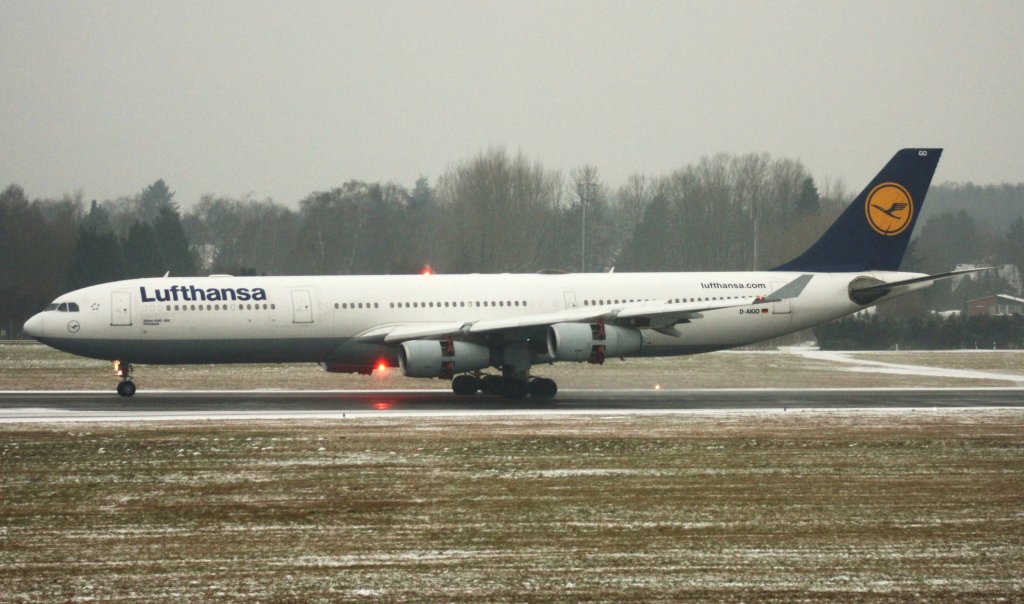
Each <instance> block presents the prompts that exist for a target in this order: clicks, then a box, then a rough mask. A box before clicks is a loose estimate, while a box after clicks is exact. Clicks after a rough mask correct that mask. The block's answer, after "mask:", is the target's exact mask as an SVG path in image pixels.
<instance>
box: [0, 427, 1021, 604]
mask: <svg viewBox="0 0 1024 604" xmlns="http://www.w3.org/2000/svg"><path fill="white" fill-rule="evenodd" d="M0 470H2V471H0V601H4V602H20V601H33V602H40V601H46V602H53V601H98V602H120V601H144V602H206V601H232V602H251V601H264V602H318V601H319V602H328V601H360V600H365V601H371V600H372V601H415V602H462V601H477V602H480V601H483V602H551V601H564V602H572V601H627V602H676V601H682V600H703V601H715V602H741V601H743V602H751V601H803V602H832V601H843V602H893V601H908V602H911V601H912V602H956V601H1006V602H1013V601H1021V600H1022V599H1024V578H1022V575H1021V569H1024V413H1022V412H1021V411H1020V410H1013V409H1004V410H971V411H963V410H939V411H916V412H915V411H910V410H907V411H901V412H885V411H858V412H829V411H802V412H793V411H790V412H788V413H787V412H781V411H773V412H758V413H753V412H751V413H742V412H724V413H707V414H692V415H691V414H687V415H675V416H637V417H624V416H617V417H594V416H561V417H560V416H536V417H516V418H512V417H506V418H499V419H494V418H492V419H489V420H486V421H485V420H478V419H473V418H468V417H467V418H447V419H446V418H424V419H416V420H411V419H403V420H398V419H358V420H347V421H346V420H340V421H336V422H292V423H280V422H276V423H275V422H234V423H225V424H221V423H218V424H214V423H209V422H196V423H181V424H156V425H154V424H148V423H147V424H145V425H138V424H107V425H95V424H88V425H83V424H78V425H75V424H65V425H4V426H0Z"/></svg>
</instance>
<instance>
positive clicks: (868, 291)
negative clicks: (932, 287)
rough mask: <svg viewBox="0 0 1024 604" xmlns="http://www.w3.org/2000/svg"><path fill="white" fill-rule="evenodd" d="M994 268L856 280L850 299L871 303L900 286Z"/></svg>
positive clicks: (852, 286) (861, 302) (858, 302)
mask: <svg viewBox="0 0 1024 604" xmlns="http://www.w3.org/2000/svg"><path fill="white" fill-rule="evenodd" d="M994 268H995V267H992V266H986V267H984V268H967V269H963V270H959V271H950V272H948V273H939V274H937V275H925V276H923V277H914V278H913V279H903V280H902V281H891V282H889V283H884V282H883V283H878V282H876V281H875V280H874V279H871V280H870V282H864V281H859V280H854V282H853V283H851V284H850V299H851V300H853V301H854V302H856V303H857V304H871V303H872V302H875V301H876V300H878V299H879V298H881V297H882V296H885V295H886V294H888V293H890V292H891V291H892V290H894V289H897V288H900V287H905V286H907V285H914V284H916V283H932V282H935V281H941V280H942V279H949V278H950V277H956V276H959V275H967V274H970V273H978V272H981V271H990V270H993V269H994ZM861 283H863V285H861Z"/></svg>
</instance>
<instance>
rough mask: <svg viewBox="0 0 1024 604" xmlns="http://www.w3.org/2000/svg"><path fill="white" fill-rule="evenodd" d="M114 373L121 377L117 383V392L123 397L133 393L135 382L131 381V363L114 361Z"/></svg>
mask: <svg viewBox="0 0 1024 604" xmlns="http://www.w3.org/2000/svg"><path fill="white" fill-rule="evenodd" d="M114 374H115V375H117V376H118V377H119V378H121V381H120V382H118V384H117V393H118V394H120V395H121V396H124V397H129V396H132V395H134V394H135V382H133V381H132V364H131V363H122V362H121V361H114Z"/></svg>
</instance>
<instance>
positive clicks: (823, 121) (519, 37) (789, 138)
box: [0, 0, 1024, 206]
mask: <svg viewBox="0 0 1024 604" xmlns="http://www.w3.org/2000/svg"><path fill="white" fill-rule="evenodd" d="M0 87H2V92H0V112H2V113H0V145H2V147H0V187H5V186H7V185H8V184H10V183H12V182H14V183H18V184H20V185H21V186H23V187H24V188H25V190H26V193H28V195H29V196H30V197H43V196H59V195H61V194H63V193H66V192H73V191H76V190H81V191H82V192H83V194H84V195H85V198H86V199H93V198H97V199H105V198H113V197H117V196H121V195H129V194H133V193H136V192H138V191H140V190H141V189H142V188H143V187H144V186H146V185H147V184H149V183H151V182H153V181H154V180H156V179H158V178H163V179H165V180H166V181H167V183H168V184H169V185H170V187H171V189H172V190H175V191H177V196H176V199H177V200H178V201H179V202H180V203H182V204H183V205H185V206H188V205H191V204H192V203H194V202H195V201H196V200H198V198H199V196H200V195H202V194H204V193H214V194H220V195H231V196H239V195H243V194H246V193H251V194H253V195H255V196H256V197H257V198H263V197H272V198H273V199H274V200H276V201H279V202H282V203H286V204H289V205H294V204H295V202H297V201H298V200H299V199H300V198H302V197H303V196H305V195H306V194H308V193H310V192H312V191H316V190H323V189H327V188H331V187H334V186H338V185H340V184H342V183H344V182H345V181H347V180H350V179H359V180H366V181H395V182H398V183H401V184H404V185H407V186H411V185H412V184H413V183H414V182H415V180H416V179H417V178H418V177H419V176H426V177H428V178H429V179H430V181H431V183H434V182H436V179H437V177H438V176H439V175H441V174H442V173H443V172H444V171H445V170H446V168H448V167H449V166H451V165H452V164H455V163H458V162H460V161H463V160H466V159H468V158H470V157H471V156H473V155H474V154H476V153H478V152H479V151H482V150H485V149H487V148H489V147H492V146H503V147H505V148H507V149H508V150H510V151H512V152H516V151H522V152H523V153H525V154H526V155H527V156H528V157H530V158H531V159H535V160H538V161H540V162H542V163H543V164H544V165H545V166H546V167H548V168H551V169H558V170H561V171H563V172H568V171H569V170H570V169H571V168H573V167H576V166H579V165H582V164H594V165H596V166H597V167H598V169H599V172H600V174H601V176H602V177H603V178H604V180H605V181H606V182H607V183H608V184H610V185H611V186H613V187H615V186H618V185H619V184H621V183H622V182H623V181H624V180H625V178H626V177H627V176H628V175H629V174H630V173H633V172H641V173H646V174H651V175H662V174H666V173H668V172H670V171H671V170H673V169H675V168H678V167H681V166H684V165H686V164H688V163H691V162H694V161H696V160H698V159H700V158H701V157H702V156H706V155H713V154H715V153H718V152H727V153H737V154H739V153H747V152H760V151H766V152H768V153H771V154H772V155H773V156H777V157H790V158H795V159H799V160H801V161H802V162H803V163H804V164H805V165H806V166H807V168H808V169H809V170H810V171H811V173H812V174H813V175H814V176H815V178H817V179H818V180H819V181H820V180H823V179H825V178H832V179H835V178H841V179H843V181H844V182H846V184H847V185H848V187H849V188H857V189H858V190H859V188H860V187H861V186H863V185H864V184H866V181H867V180H868V179H869V178H870V177H872V176H873V175H874V174H875V172H876V171H877V170H878V169H879V168H880V167H881V166H882V165H883V164H884V162H885V161H887V160H888V159H889V157H890V156H891V155H892V153H893V152H894V151H895V150H897V149H898V148H901V147H905V146H941V147H944V148H945V149H946V152H945V154H944V155H943V159H942V163H941V164H940V165H939V171H938V173H937V175H936V180H937V181H939V182H944V181H974V182H977V183H1000V182H1022V181H1024V161H1022V159H1021V156H1020V155H1018V154H1017V146H1018V145H1021V144H1022V143H1024V125H1022V124H1024V118H1022V115H1021V113H1022V110H1024V2H1020V1H1010V2H964V1H962V0H956V1H942V2H938V1H927V2H891V3H889V2H886V3H875V2H863V1H857V2H783V1H776V2H756V3H755V2H728V3H726V2H700V3H696V2H681V1H679V0H673V1H669V2H571V3H557V2H550V1H546V2H524V1H521V0H517V1H515V2H507V3H506V2H480V1H475V2H411V1H410V2H377V1H374V2H316V3H300V2H291V1H289V2H276V1H275V2H267V3H257V2H244V3H243V2H182V1H175V2H126V3H112V2H88V1H87V2H74V3H71V2H63V1H62V2H42V1H36V0H32V1H27V2H26V1H21V0H3V2H0Z"/></svg>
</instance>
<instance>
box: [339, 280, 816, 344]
mask: <svg viewBox="0 0 1024 604" xmlns="http://www.w3.org/2000/svg"><path fill="white" fill-rule="evenodd" d="M812 277H813V275H801V276H799V277H797V278H796V279H794V280H793V281H790V282H789V283H787V284H786V285H784V286H783V287H781V288H779V289H778V290H776V291H775V293H773V294H771V295H769V296H759V297H745V298H736V299H734V300H713V301H712V300H708V301H704V302H682V303H678V304H676V303H670V302H659V301H648V302H632V303H624V304H606V305H604V306H587V307H583V308H571V309H566V310H561V311H556V312H551V313H540V314H535V315H523V316H516V317H507V318H501V319H481V320H479V321H466V322H458V321H437V322H420V323H399V324H390V325H381V326H378V327H375V328H373V329H371V330H369V331H366V332H364V333H362V334H360V335H359V336H357V339H360V340H366V341H377V342H384V343H386V344H398V343H401V342H405V341H407V340H419V339H424V338H435V337H442V336H453V337H458V336H473V335H476V336H481V337H482V336H486V335H490V334H495V333H500V332H511V331H517V330H523V329H531V328H538V327H547V326H548V325H554V324H556V323H590V322H595V321H603V322H605V323H608V324H610V325H623V326H627V327H638V328H649V329H654V330H657V331H659V332H661V333H666V334H669V335H680V334H679V332H678V331H676V330H675V329H674V327H673V326H674V325H676V324H677V323H689V322H690V321H692V320H695V319H700V318H701V316H702V315H701V313H704V312H708V311H712V310H720V309H723V308H741V307H745V306H756V305H761V304H770V303H772V302H778V301H780V300H786V299H789V298H795V297H797V296H799V295H800V293H801V292H803V290H804V288H805V287H806V286H807V284H808V283H809V282H810V280H811V278H812Z"/></svg>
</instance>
